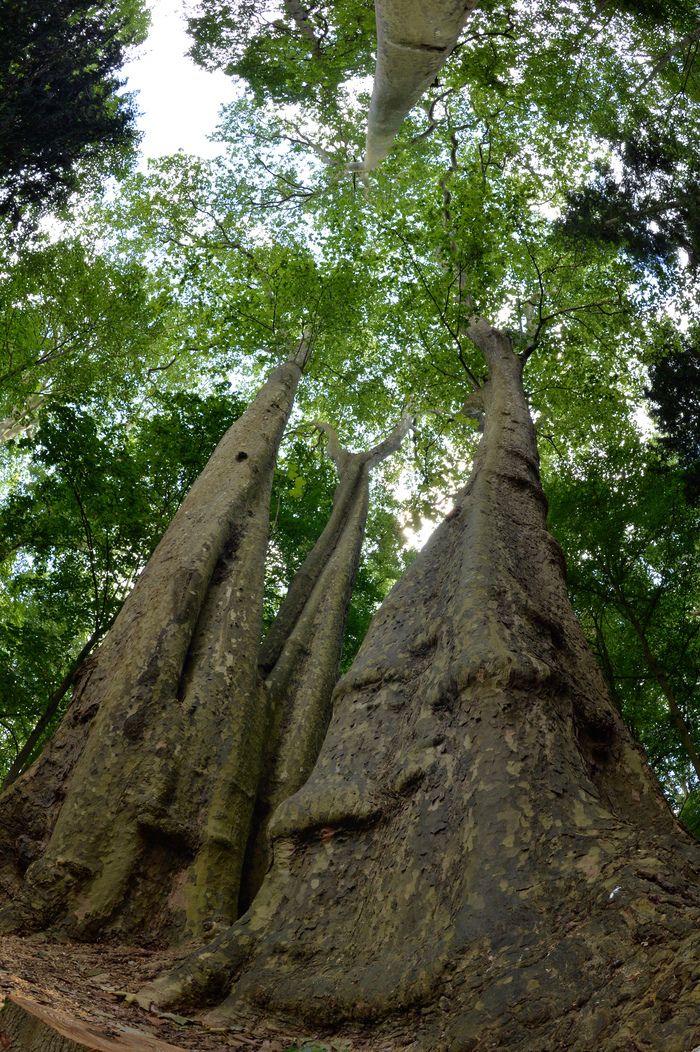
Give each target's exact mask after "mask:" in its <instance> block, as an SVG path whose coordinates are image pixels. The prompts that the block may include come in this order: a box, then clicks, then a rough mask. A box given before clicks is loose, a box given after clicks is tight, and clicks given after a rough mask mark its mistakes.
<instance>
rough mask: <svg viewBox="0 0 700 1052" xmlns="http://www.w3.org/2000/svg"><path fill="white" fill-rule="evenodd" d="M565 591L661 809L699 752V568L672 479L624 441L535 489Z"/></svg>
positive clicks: (690, 782) (689, 785) (676, 795)
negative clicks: (543, 496) (565, 569)
mask: <svg viewBox="0 0 700 1052" xmlns="http://www.w3.org/2000/svg"><path fill="white" fill-rule="evenodd" d="M547 490H548V494H549V497H550V523H551V527H552V529H553V531H554V533H555V535H556V536H557V537H558V539H559V541H560V542H561V543H562V545H563V547H564V551H565V553H566V555H567V561H568V565H569V589H570V593H571V596H572V600H573V602H574V606H575V608H576V610H577V613H578V614H579V617H580V619H581V622H582V624H583V626H584V629H585V630H586V632H587V634H588V636H589V639H590V641H591V644H592V645H593V647H594V649H595V650H596V651H597V654H598V657H599V660H600V663H601V667H602V668H603V671H604V672H605V674H606V677H607V679H608V682H609V685H610V688H611V691H612V693H613V696H614V698H615V700H616V702H617V704H618V705H619V707H620V709H621V711H622V713H623V715H624V716H625V718H626V720H627V722H628V723H629V724H630V725H631V726H632V728H633V729H634V730H635V732H636V733H637V735H638V737H639V738H640V740H641V741H642V743H643V744H644V747H645V749H646V751H647V754H648V756H649V759H650V761H651V763H652V764H653V766H654V767H655V769H656V772H657V774H658V775H659V777H660V779H661V782H662V785H663V786H664V789H665V791H666V793H667V795H668V797H669V799H670V801H671V802H672V803H673V804H674V805H675V806H676V808H680V807H681V806H682V804H683V801H684V800H685V799H686V797H687V796H688V794H689V793H690V792H691V791H693V790H694V788H695V787H697V786H698V778H699V777H700V772H698V771H697V770H696V769H694V766H693V763H692V762H691V759H690V757H689V755H688V750H687V747H686V744H685V742H684V740H683V727H682V726H681V725H680V722H679V719H678V716H676V717H675V718H674V712H673V705H674V703H675V705H676V706H677V708H678V710H679V713H680V718H681V720H682V722H683V724H685V732H686V733H687V734H688V735H689V737H690V739H691V740H693V741H694V744H695V749H696V751H697V750H698V749H700V737H698V734H697V727H698V725H699V722H700V696H698V691H697V684H698V670H699V669H700V569H699V566H700V564H699V563H698V527H699V526H700V519H699V518H698V512H697V509H696V508H693V507H692V506H689V505H688V504H687V503H686V501H685V500H684V496H683V487H682V483H681V480H680V478H679V477H678V474H677V472H675V471H674V470H673V469H671V468H669V467H668V466H667V465H666V464H664V462H663V460H662V459H661V458H660V456H659V455H658V452H657V451H656V450H655V449H654V448H653V447H651V448H650V447H648V446H647V447H645V446H644V445H643V444H642V443H640V441H639V438H638V437H637V436H635V435H634V434H630V435H628V436H627V438H626V439H625V440H624V441H623V442H622V443H621V444H620V445H619V446H618V447H614V446H609V447H607V448H603V449H600V450H598V451H595V452H594V451H591V453H590V454H589V455H588V456H587V457H586V458H585V462H584V463H583V464H579V465H577V468H576V469H574V470H573V471H572V470H570V469H569V470H567V469H566V466H565V465H563V464H560V465H559V471H558V472H557V475H556V476H555V477H553V478H552V479H551V481H550V482H549V484H548V487H547Z"/></svg>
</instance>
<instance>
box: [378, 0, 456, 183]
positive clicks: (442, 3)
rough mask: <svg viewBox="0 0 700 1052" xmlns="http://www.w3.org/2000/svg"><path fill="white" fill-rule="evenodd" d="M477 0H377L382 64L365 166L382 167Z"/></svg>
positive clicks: (379, 57)
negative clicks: (401, 128)
mask: <svg viewBox="0 0 700 1052" xmlns="http://www.w3.org/2000/svg"><path fill="white" fill-rule="evenodd" d="M476 6H477V0H437V2H436V0H432V2H431V3H425V2H422V0H376V3H375V9H376V15H377V64H376V68H375V73H374V84H373V87H372V99H371V102H370V109H369V116H368V119H367V141H366V146H365V156H364V160H363V162H362V168H363V169H365V170H366V171H371V169H373V168H376V166H377V165H378V164H379V162H380V161H382V160H383V159H384V158H385V157H386V155H387V154H388V152H389V150H390V149H391V144H392V142H393V141H394V137H395V136H396V133H397V132H398V130H399V128H400V127H401V125H402V124H403V122H404V120H405V118H406V116H407V115H408V113H409V112H410V111H411V110H412V109H413V107H414V106H415V105H416V103H417V102H418V100H419V99H420V97H421V95H422V94H423V93H424V92H425V91H426V90H427V89H428V87H429V86H430V84H431V83H432V81H433V80H434V79H435V76H436V74H437V73H438V72H439V70H440V69H441V68H442V66H443V65H444V64H445V62H446V61H447V59H448V58H449V56H450V54H451V52H452V50H453V48H454V46H455V44H456V43H457V40H458V38H459V34H460V31H461V29H462V27H463V25H464V23H465V21H466V19H467V17H468V15H469V13H470V12H471V11H472V10H473V9H474V8H475V7H476Z"/></svg>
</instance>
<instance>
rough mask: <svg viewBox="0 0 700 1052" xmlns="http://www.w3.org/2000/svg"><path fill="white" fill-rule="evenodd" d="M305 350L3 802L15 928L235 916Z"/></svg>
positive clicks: (194, 492)
mask: <svg viewBox="0 0 700 1052" xmlns="http://www.w3.org/2000/svg"><path fill="white" fill-rule="evenodd" d="M306 354H307V346H306V342H305V341H302V345H301V346H300V349H299V351H298V352H297V354H296V355H295V356H294V357H293V358H292V359H290V360H289V361H288V362H286V363H285V364H284V365H282V366H280V367H279V368H277V369H276V370H275V371H274V372H273V373H272V374H271V376H270V378H269V379H268V381H267V383H266V384H265V385H264V387H263V388H262V389H261V391H260V392H259V393H258V395H257V397H256V398H255V399H254V401H253V402H252V404H251V405H250V406H249V407H248V409H247V410H246V412H245V413H244V414H243V416H242V417H241V418H240V419H239V420H238V421H236V423H235V424H234V425H233V426H232V427H231V428H230V430H229V431H228V432H227V434H226V435H225V436H224V438H223V439H222V440H221V442H220V443H219V445H218V446H217V448H216V450H215V451H214V453H213V455H212V457H211V459H210V461H209V463H208V464H207V466H206V468H205V469H204V471H203V472H202V474H201V475H200V477H199V478H198V479H197V481H196V482H195V484H194V485H193V487H192V489H191V490H190V492H189V493H188V495H187V497H186V499H185V501H184V502H183V504H182V506H181V507H180V509H179V511H178V512H177V514H176V516H175V518H174V520H173V522H172V523H171V525H170V527H169V528H168V530H167V532H166V534H165V536H164V537H163V539H162V541H161V542H160V544H159V545H158V548H157V549H156V551H155V552H154V554H153V556H152V557H151V559H150V561H149V563H148V565H147V567H146V569H145V570H144V572H143V574H142V575H141V577H140V579H139V581H138V582H137V584H136V586H135V588H134V590H133V592H132V593H131V595H130V596H129V598H128V599H127V601H126V603H125V604H124V607H123V609H122V611H121V613H120V614H119V617H118V618H117V620H116V622H115V624H114V626H113V628H112V630H111V631H110V633H109V635H108V637H107V638H106V640H105V642H104V643H103V645H102V646H101V648H100V649H99V651H98V652H97V653H96V655H95V656H94V657H92V658H90V659H89V661H88V662H87V663H86V665H84V666H83V669H82V671H81V674H80V682H79V684H78V686H77V688H76V691H75V696H74V699H73V702H72V704H71V706H70V709H69V712H68V714H67V717H66V720H65V721H64V724H63V725H62V726H61V728H59V730H58V732H57V734H56V735H55V737H54V739H53V740H52V742H51V743H50V744H49V746H48V748H47V749H46V750H45V752H44V754H43V755H42V757H41V758H40V759H39V761H38V762H37V763H36V764H35V765H34V766H33V767H32V768H31V769H30V770H29V771H28V772H26V774H24V775H23V776H22V777H20V778H19V779H18V780H17V781H16V782H15V783H14V784H13V785H12V786H11V787H10V789H9V790H8V791H7V792H6V793H5V794H4V795H3V797H2V800H0V863H1V864H2V871H1V872H2V877H3V885H4V889H5V891H6V892H9V893H10V895H12V897H13V899H14V901H13V903H12V905H11V906H10V907H7V908H5V909H4V910H3V911H2V915H1V916H0V924H1V925H2V926H4V927H5V928H15V929H16V928H18V927H19V928H22V927H25V928H26V927H29V928H34V927H46V926H48V925H53V926H56V925H59V926H62V927H63V928H65V929H66V930H67V931H68V932H70V933H71V934H73V935H77V936H82V937H85V936H90V935H93V934H96V933H97V932H100V933H102V932H105V931H117V932H120V933H124V932H134V931H139V932H144V931H150V932H160V931H163V930H166V931H168V932H170V933H172V932H173V931H201V929H202V928H203V927H206V926H207V925H211V924H213V923H216V922H221V921H224V922H230V921H231V920H233V919H234V918H235V917H236V916H237V912H236V896H237V889H238V880H239V877H240V869H241V865H242V862H243V856H244V852H245V845H246V842H247V836H248V830H249V826H250V821H251V817H252V810H253V803H254V800H255V793H256V789H257V784H258V780H259V777H260V764H261V761H262V747H263V732H264V728H265V725H266V720H267V713H266V699H265V697H264V693H263V691H262V689H261V685H260V680H259V676H258V672H257V652H258V647H259V642H260V635H261V609H262V590H263V568H264V561H265V549H266V545H267V537H268V521H269V497H270V488H271V483H272V474H273V470H274V464H275V457H276V453H277V448H278V445H279V442H280V439H281V436H282V433H283V430H284V426H285V423H286V421H287V418H288V416H289V412H290V410H291V407H292V403H293V399H294V393H295V390H296V387H297V384H298V381H299V377H300V375H301V368H302V366H303V364H304V360H305V358H306ZM28 863H31V864H30V865H29V866H28V868H27V864H28ZM25 869H26V872H23V871H24V870H25Z"/></svg>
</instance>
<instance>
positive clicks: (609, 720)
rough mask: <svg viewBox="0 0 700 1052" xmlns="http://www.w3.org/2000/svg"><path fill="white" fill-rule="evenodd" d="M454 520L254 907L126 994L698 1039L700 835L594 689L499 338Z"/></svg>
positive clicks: (483, 329) (440, 1027)
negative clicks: (679, 816) (200, 949)
mask: <svg viewBox="0 0 700 1052" xmlns="http://www.w3.org/2000/svg"><path fill="white" fill-rule="evenodd" d="M469 332H470V335H471V337H472V339H473V340H474V342H475V343H476V344H477V345H478V346H479V348H480V349H481V350H482V351H483V354H484V357H485V358H486V361H487V363H488V367H489V374H490V378H489V381H488V383H487V384H486V385H485V386H484V387H483V388H482V390H481V392H480V396H479V397H480V399H481V401H482V403H483V408H484V412H485V429H484V435H483V439H482V443H481V446H480V449H479V452H478V454H477V457H476V460H475V464H474V468H473V472H472V475H471V477H470V479H469V482H468V483H467V485H466V486H465V488H464V490H463V491H462V492H461V494H460V495H459V497H458V499H457V501H456V504H455V508H454V510H453V511H452V512H451V513H450V514H449V515H448V517H447V519H446V521H445V522H444V523H443V524H442V525H441V526H440V528H439V529H438V530H437V531H436V533H435V534H434V536H433V537H432V539H431V541H430V542H429V543H428V545H427V546H426V547H425V548H424V550H423V551H422V552H421V554H420V555H419V557H418V558H417V559H416V561H415V562H414V563H413V565H412V566H411V568H410V569H409V571H408V573H407V574H406V575H405V576H404V578H403V579H402V580H401V581H400V582H399V583H398V584H397V585H396V587H395V588H394V590H393V591H392V592H391V594H390V595H389V597H388V598H387V600H386V601H385V603H384V604H383V606H382V607H381V609H380V611H379V613H378V615H377V617H376V618H375V620H374V622H373V625H372V627H371V628H370V631H369V633H368V635H367V638H366V640H365V642H364V644H363V646H362V647H361V649H360V652H359V654H358V656H357V659H356V661H355V663H354V664H353V666H352V668H351V670H350V671H349V672H348V674H347V675H346V676H345V677H344V678H343V679H342V680H341V681H340V683H339V684H338V686H337V688H336V691H335V695H334V709H333V717H332V720H331V724H330V727H329V730H328V734H327V736H326V739H325V742H324V745H323V748H322V750H321V754H320V756H319V759H318V762H317V763H316V766H315V767H314V770H313V772H312V774H311V776H310V778H309V779H308V781H307V782H306V784H305V785H304V786H303V788H302V789H301V790H300V791H299V792H297V793H296V794H295V795H294V796H292V797H291V798H290V799H288V800H287V801H286V802H285V803H283V804H282V805H281V806H280V807H279V808H278V809H277V811H276V813H275V815H274V818H273V821H272V823H271V835H272V837H273V849H274V858H273V865H272V868H271V871H270V873H269V874H268V877H267V879H266V880H265V882H264V884H263V886H262V889H261V891H260V893H259V894H258V896H257V898H256V900H255V902H254V903H253V906H252V908H251V909H250V911H249V912H248V913H247V914H246V915H245V916H244V917H243V918H241V920H240V921H239V922H238V923H237V924H236V925H235V926H233V927H232V928H231V929H230V930H229V931H227V932H224V933H221V935H219V936H218V937H217V938H216V939H215V940H214V941H213V942H212V943H210V944H209V945H208V946H207V948H206V953H205V954H201V953H200V954H194V955H192V956H191V957H190V958H189V959H187V960H186V961H185V962H184V963H183V964H182V965H181V966H180V967H179V968H178V969H177V970H176V971H175V972H173V973H171V974H170V975H168V976H165V977H163V978H162V979H161V980H159V981H158V982H157V983H155V984H154V985H153V986H152V987H150V988H147V989H145V990H144V991H142V992H141V994H140V999H141V1001H142V1003H144V1004H147V1003H149V1002H150V1001H157V1002H159V1003H174V1002H178V1001H179V1002H180V1003H185V1002H190V1003H195V1004H196V1003H199V1004H201V1003H203V1001H204V1000H205V999H206V998H209V999H210V1000H221V998H222V997H224V996H225V994H226V992H227V991H228V997H227V998H226V1000H225V1001H224V1002H223V1004H220V1006H219V1008H218V1009H216V1010H215V1011H214V1012H213V1013H212V1018H214V1017H215V1018H216V1019H217V1020H219V1021H220V1022H221V1021H226V1020H231V1019H235V1018H236V1017H237V1016H238V1015H242V1016H245V1015H246V1014H248V1013H251V1012H252V1013H255V1012H260V1011H263V1012H265V1013H270V1012H276V1013H279V1014H282V1015H287V1016H291V1017H294V1018H295V1019H297V1020H299V1019H303V1020H305V1021H306V1022H307V1023H308V1024H309V1025H314V1024H315V1025H319V1024H326V1025H328V1026H330V1027H337V1026H339V1025H340V1024H341V1023H342V1022H343V1021H344V1020H371V1021H372V1022H373V1025H374V1027H375V1030H376V1033H377V1034H378V1035H379V1034H381V1033H382V1031H383V1029H384V1028H386V1029H387V1030H391V1031H392V1032H400V1031H401V1030H402V1028H403V1030H404V1032H405V1033H406V1034H411V1035H413V1036H414V1037H415V1039H416V1042H417V1047H421V1048H425V1049H430V1050H431V1052H438V1050H446V1049H449V1050H450V1052H459V1050H469V1049H479V1050H481V1049H484V1050H485V1049H503V1048H508V1049H509V1050H514V1052H526V1050H527V1052H554V1050H561V1052H564V1050H566V1052H591V1049H593V1048H604V1049H606V1050H607V1052H611V1050H619V1052H622V1050H631V1049H635V1050H643V1049H644V1050H649V1052H652V1050H654V1052H661V1050H662V1049H663V1050H664V1052H688V1050H689V1049H690V1048H693V1047H694V1046H695V1045H696V1044H699V1043H700V987H699V986H698V980H700V963H698V949H699V948H700V945H699V944H700V892H699V891H698V876H699V875H700V859H699V858H698V848H697V845H696V844H694V843H693V842H692V841H691V839H690V838H689V837H687V836H686V835H685V834H684V833H683V831H682V830H681V829H680V828H679V826H678V825H677V823H676V822H675V820H674V818H673V816H672V815H671V813H670V811H669V809H668V807H667V806H666V804H665V802H664V801H663V799H662V797H661V794H660V792H659V790H658V787H657V785H656V783H655V781H654V779H653V776H652V775H651V773H650V771H649V768H648V767H647V765H646V763H645V761H644V759H643V757H642V755H641V753H640V750H639V748H638V747H637V746H636V744H635V743H634V742H633V740H632V739H631V737H630V735H629V733H628V732H627V730H626V728H625V726H624V724H623V723H622V721H621V719H620V717H619V715H618V713H617V712H616V710H615V707H614V705H613V704H612V703H611V701H610V700H609V697H608V695H607V692H606V688H605V685H604V682H603V679H602V676H601V674H600V672H599V670H598V668H597V666H596V665H595V662H594V660H593V658H592V655H591V653H590V651H589V649H588V647H587V644H586V642H585V639H584V636H583V633H582V631H581V629H580V627H579V625H578V623H577V621H576V619H575V617H574V614H573V612H572V609H571V606H570V604H569V600H568V597H567V593H566V586H565V579H564V562H563V557H562V554H561V551H560V549H559V547H558V545H557V544H556V542H555V541H554V540H553V538H552V537H551V536H550V534H549V533H548V532H547V529H546V521H545V520H546V502H545V498H544V495H543V493H542V489H541V486H540V480H539V472H538V458H537V450H536V442H535V435H534V429H533V426H532V422H531V420H530V416H529V412H528V407H527V404H526V399H525V396H524V394H523V389H522V383H521V371H522V363H521V361H520V359H519V358H518V357H517V356H516V355H515V354H514V353H513V351H512V349H511V345H510V341H509V340H508V338H507V337H505V336H504V335H502V334H501V333H500V332H498V331H497V330H495V329H492V328H491V327H490V326H488V325H487V324H486V323H484V322H481V321H480V322H477V323H474V324H472V326H471V328H470V330H469Z"/></svg>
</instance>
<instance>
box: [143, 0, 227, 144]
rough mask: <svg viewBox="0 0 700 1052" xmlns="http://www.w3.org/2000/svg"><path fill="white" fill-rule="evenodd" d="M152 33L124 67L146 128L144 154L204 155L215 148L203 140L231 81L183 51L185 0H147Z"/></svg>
mask: <svg viewBox="0 0 700 1052" xmlns="http://www.w3.org/2000/svg"><path fill="white" fill-rule="evenodd" d="M149 6H150V9H151V32H150V34H149V37H148V40H147V41H146V42H145V44H143V46H142V47H141V48H140V49H139V51H138V53H137V55H136V57H135V58H134V59H133V60H132V61H131V62H128V63H127V64H126V65H125V66H124V69H123V75H124V77H125V78H127V83H126V90H127V91H137V92H138V96H137V105H138V108H139V110H140V111H141V116H140V118H139V127H140V129H141V130H142V131H143V132H144V138H143V141H142V143H141V150H142V153H143V155H144V157H158V156H162V155H163V154H170V153H175V152H177V150H184V151H185V152H186V153H195V154H199V155H200V156H203V157H213V156H215V155H216V154H217V153H218V152H219V148H218V147H217V145H216V144H215V143H211V142H208V141H207V136H208V135H211V134H212V132H213V131H214V129H215V127H216V124H217V122H218V111H219V107H220V106H221V105H222V103H225V102H231V101H232V100H233V98H234V95H235V91H236V88H235V85H234V82H233V81H232V79H231V78H230V77H227V76H226V74H225V73H221V72H217V73H207V72H206V71H205V70H203V69H200V67H199V66H196V65H195V64H194V62H193V61H192V59H191V58H188V57H187V55H186V52H187V50H188V49H189V47H190V43H191V41H190V38H189V37H188V35H187V32H186V29H185V13H184V6H185V5H184V0H151V3H150V5H149Z"/></svg>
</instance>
